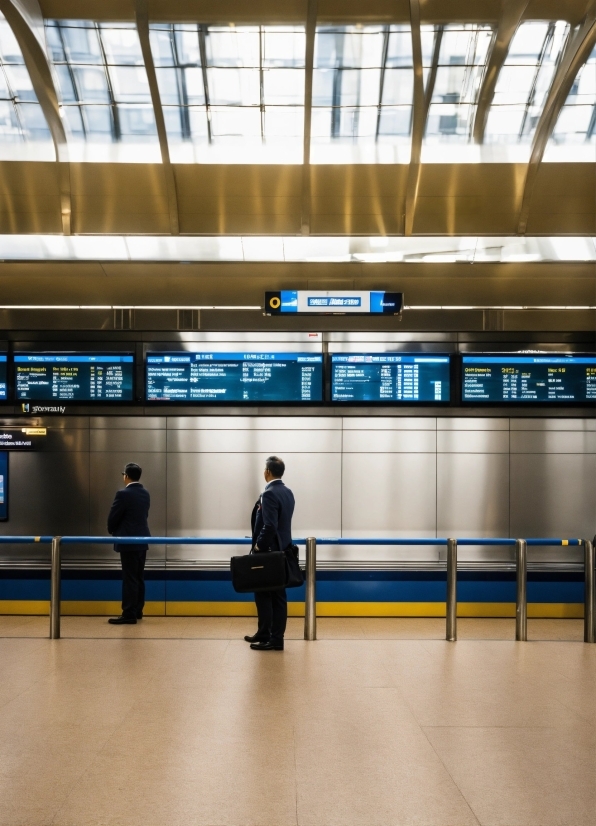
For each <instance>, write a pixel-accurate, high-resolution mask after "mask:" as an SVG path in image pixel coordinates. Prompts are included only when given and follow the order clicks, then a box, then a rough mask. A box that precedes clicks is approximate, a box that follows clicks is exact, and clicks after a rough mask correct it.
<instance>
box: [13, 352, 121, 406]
mask: <svg viewBox="0 0 596 826" xmlns="http://www.w3.org/2000/svg"><path fill="white" fill-rule="evenodd" d="M27 367H29V368H30V369H27ZM33 367H35V370H36V374H33V373H32V369H31V368H33ZM14 375H15V382H14V383H15V396H16V399H17V400H18V401H22V402H26V401H34V402H41V401H54V402H73V403H78V404H95V403H106V404H119V403H122V402H132V401H133V400H134V389H135V388H134V385H135V357H134V353H132V352H112V353H110V352H91V351H78V350H77V351H49V350H46V351H36V352H18V353H15V354H14Z"/></svg>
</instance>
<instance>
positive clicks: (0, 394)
mask: <svg viewBox="0 0 596 826" xmlns="http://www.w3.org/2000/svg"><path fill="white" fill-rule="evenodd" d="M7 398H8V384H7V369H6V355H5V354H4V353H0V401H6V399H7Z"/></svg>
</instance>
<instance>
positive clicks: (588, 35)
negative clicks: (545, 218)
mask: <svg viewBox="0 0 596 826" xmlns="http://www.w3.org/2000/svg"><path fill="white" fill-rule="evenodd" d="M594 46H596V0H591V2H590V5H589V8H588V13H587V15H586V19H585V20H584V22H583V23H582V24H581V26H579V27H578V28H577V29H576V31H575V32H574V34H573V35H572V36H571V37H570V38H569V40H568V41H567V46H566V48H565V52H564V54H563V58H562V60H561V62H560V63H559V66H558V68H557V71H556V74H555V77H554V80H553V82H552V84H551V87H550V90H549V93H548V97H547V99H546V103H545V104H544V109H543V110H542V115H541V116H540V120H539V121H538V125H537V126H536V131H535V133H534V140H533V141H532V152H531V154H530V161H529V163H528V168H527V170H526V180H525V184H524V192H523V197H522V205H521V209H520V213H519V221H518V227H517V232H518V235H524V234H525V232H526V229H527V226H528V218H529V216H530V204H531V201H532V195H533V193H534V187H535V185H536V179H537V177H538V171H539V169H540V164H541V163H542V158H543V157H544V152H545V150H546V145H547V143H548V141H549V139H550V136H551V134H552V131H553V129H554V128H555V124H556V122H557V119H558V117H559V112H560V111H561V108H562V107H563V106H564V104H565V101H566V100H567V96H568V94H569V92H570V91H571V87H572V86H573V81H574V80H575V78H576V76H577V73H578V72H579V70H580V69H581V67H582V66H583V65H584V63H585V62H586V61H587V60H588V58H589V57H590V55H591V54H592V50H593V49H594Z"/></svg>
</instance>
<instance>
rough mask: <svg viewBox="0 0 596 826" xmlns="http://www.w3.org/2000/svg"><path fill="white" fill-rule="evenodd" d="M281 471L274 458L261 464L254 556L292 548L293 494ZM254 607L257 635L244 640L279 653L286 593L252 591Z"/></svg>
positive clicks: (285, 616)
mask: <svg viewBox="0 0 596 826" xmlns="http://www.w3.org/2000/svg"><path fill="white" fill-rule="evenodd" d="M285 469H286V466H285V464H284V463H283V461H282V460H281V459H280V458H279V457H278V456H270V457H269V458H268V459H267V461H266V462H265V472H264V476H265V481H266V482H267V485H266V486H265V490H264V491H263V493H262V494H261V496H260V497H259V500H258V502H257V503H256V505H255V506H254V508H253V511H252V515H251V519H250V523H251V528H252V543H253V553H255V554H259V553H266V552H268V551H276V550H280V551H284V550H285V549H286V548H287V547H288V546H289V545H291V544H292V514H293V513H294V494H293V493H292V491H291V490H290V489H289V488H287V487H286V486H285V485H284V483H283V482H282V480H281V477H282V476H283V475H284V471H285ZM255 603H256V606H257V614H258V618H259V620H258V628H257V633H256V634H255V635H254V636H252V637H250V636H246V637H244V639H245V640H246V642H249V643H251V646H250V647H251V648H252V649H254V650H255V651H283V648H284V634H285V631H286V623H287V620H288V599H287V596H286V589H285V588H281V589H276V590H274V591H256V592H255Z"/></svg>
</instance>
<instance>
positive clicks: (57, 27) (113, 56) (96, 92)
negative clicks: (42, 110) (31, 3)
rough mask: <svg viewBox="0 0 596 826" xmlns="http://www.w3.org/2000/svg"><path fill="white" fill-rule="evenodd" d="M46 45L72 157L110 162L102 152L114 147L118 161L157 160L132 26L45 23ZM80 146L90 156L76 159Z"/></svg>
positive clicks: (146, 89) (154, 131)
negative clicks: (82, 146)
mask: <svg viewBox="0 0 596 826" xmlns="http://www.w3.org/2000/svg"><path fill="white" fill-rule="evenodd" d="M46 40H47V44H48V52H49V59H50V62H51V65H52V67H53V69H54V74H55V78H56V80H57V92H58V99H59V102H60V105H61V107H62V113H63V119H64V124H65V127H66V130H67V133H68V138H69V144H70V145H71V146H72V151H71V157H73V159H79V158H80V159H85V160H98V159H100V160H104V159H106V160H109V159H111V154H110V152H109V151H108V152H106V151H105V149H106V147H109V146H110V145H112V144H115V145H118V146H124V147H125V149H124V152H122V153H120V154H122V155H123V156H124V157H122V160H124V158H125V157H126V156H128V157H129V158H132V156H133V155H134V156H136V159H140V160H143V161H150V160H159V159H160V158H161V156H160V154H159V143H158V139H157V129H156V126H155V116H154V114H153V106H152V104H151V93H150V91H149V83H148V81H147V72H146V71H145V64H144V62H143V56H142V53H141V44H140V42H139V36H138V34H137V30H136V27H135V26H134V24H132V23H93V22H91V21H88V20H47V21H46ZM81 144H87V145H92V146H93V150H92V151H89V148H87V151H83V152H82V153H81V151H80V145H81ZM77 148H79V151H78V152H77ZM127 148H128V152H127V151H126V149H127ZM139 153H140V155H139Z"/></svg>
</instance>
